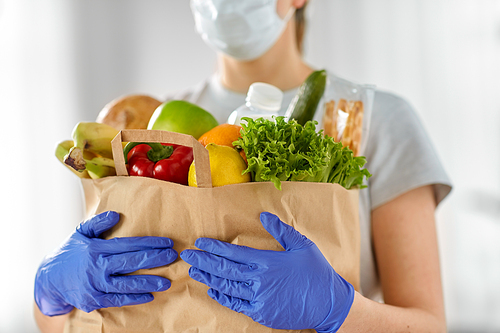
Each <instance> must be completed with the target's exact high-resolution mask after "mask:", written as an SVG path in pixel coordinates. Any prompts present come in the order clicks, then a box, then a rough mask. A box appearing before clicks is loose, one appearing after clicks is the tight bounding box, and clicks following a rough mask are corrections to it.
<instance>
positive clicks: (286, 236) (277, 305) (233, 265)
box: [181, 213, 354, 332]
mask: <svg viewBox="0 0 500 333" xmlns="http://www.w3.org/2000/svg"><path fill="white" fill-rule="evenodd" d="M260 220H261V222H262V225H263V226H264V228H265V229H266V230H267V231H268V232H269V233H270V234H271V235H272V236H273V237H274V238H275V239H276V240H277V241H278V242H279V243H280V244H281V245H282V246H283V248H284V249H285V251H269V250H257V249H253V248H249V247H245V246H238V245H233V244H228V243H225V242H221V241H218V240H215V239H210V238H199V239H197V240H196V242H195V245H196V247H198V248H199V249H201V250H203V251H198V250H184V251H183V252H182V253H181V258H182V259H183V260H184V261H186V262H187V263H189V264H191V265H192V267H191V268H190V269H189V275H190V276H191V277H192V278H193V279H195V280H197V281H199V282H202V283H204V284H206V285H207V286H209V287H210V288H211V289H209V290H208V295H209V296H210V297H211V298H213V299H214V300H216V301H217V302H219V303H220V304H221V305H224V306H226V307H228V308H230V309H232V310H234V311H237V312H241V313H243V314H245V315H247V316H249V317H250V318H252V319H253V320H254V321H256V322H258V323H260V324H262V325H265V326H267V327H271V328H275V329H289V330H300V329H311V328H314V329H316V330H317V331H318V332H336V331H337V330H338V329H339V327H340V326H341V325H342V323H343V322H344V320H345V318H346V317H347V314H348V313H349V310H350V308H351V305H352V302H353V299H354V288H353V287H352V285H351V284H349V283H348V282H347V281H345V280H344V279H343V278H342V277H341V276H340V275H338V274H337V273H336V272H335V270H334V269H333V268H332V266H330V264H329V263H328V261H327V260H326V259H325V257H323V255H322V254H321V252H320V250H319V249H318V247H317V246H316V245H315V244H314V243H313V242H312V241H311V240H309V239H307V238H306V237H305V236H303V235H302V234H300V233H299V232H298V231H296V230H295V229H294V228H293V227H291V226H289V225H287V224H285V223H283V222H281V221H280V220H279V218H278V217H277V216H275V215H273V214H270V213H262V214H261V215H260Z"/></svg>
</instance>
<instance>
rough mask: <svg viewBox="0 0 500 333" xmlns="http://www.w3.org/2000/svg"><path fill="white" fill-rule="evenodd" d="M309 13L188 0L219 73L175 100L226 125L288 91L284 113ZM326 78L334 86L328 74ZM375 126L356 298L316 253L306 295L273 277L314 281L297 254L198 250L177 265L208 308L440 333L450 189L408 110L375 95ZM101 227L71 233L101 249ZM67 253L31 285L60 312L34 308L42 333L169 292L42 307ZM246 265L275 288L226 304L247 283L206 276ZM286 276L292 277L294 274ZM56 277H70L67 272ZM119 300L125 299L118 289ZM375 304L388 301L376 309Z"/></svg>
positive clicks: (276, 4)
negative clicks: (205, 294)
mask: <svg viewBox="0 0 500 333" xmlns="http://www.w3.org/2000/svg"><path fill="white" fill-rule="evenodd" d="M306 2H307V0H277V1H266V0H241V1H234V0H192V1H191V6H192V10H193V13H194V16H195V20H196V23H197V28H198V31H199V32H200V34H201V35H202V37H203V39H204V40H205V41H206V42H208V43H209V45H211V46H212V47H213V48H214V49H215V50H216V51H217V52H218V71H217V73H216V75H214V76H213V77H211V78H210V79H209V80H207V81H206V82H203V83H201V84H200V85H199V86H197V87H195V88H194V89H192V90H189V91H186V92H181V93H179V94H177V95H175V96H174V97H173V98H183V99H187V100H190V101H191V102H194V103H196V104H198V105H200V106H202V107H203V108H205V109H207V110H209V111H210V112H212V113H213V114H214V115H215V116H216V118H217V119H218V120H219V122H225V121H226V119H227V117H228V116H229V114H230V112H231V111H233V110H234V109H236V108H237V107H238V106H240V105H241V104H243V103H244V98H245V93H246V91H247V90H248V87H249V86H250V84H252V83H253V82H267V83H270V84H273V85H275V86H277V87H278V88H280V89H281V90H283V91H284V92H285V96H284V100H283V105H284V106H286V105H288V103H289V101H290V100H291V98H292V97H293V96H294V95H295V92H296V89H297V87H298V86H299V85H300V84H301V83H302V82H303V81H304V80H305V79H306V78H307V76H308V75H309V74H310V73H311V72H312V71H313V69H312V68H311V67H310V66H309V65H307V64H306V63H305V62H304V61H303V59H302V57H301V46H302V36H303V32H304V7H305V6H306ZM293 13H294V15H292V14H293ZM236 18H237V19H236ZM263 18H265V19H263ZM228 27H231V28H230V29H228ZM242 41H244V43H242ZM329 76H330V78H331V79H333V78H334V76H333V75H332V74H329ZM370 127H371V132H370V134H369V137H368V138H367V140H368V141H367V146H366V150H365V152H364V155H365V156H366V158H367V161H368V162H367V165H366V167H367V168H368V170H369V171H370V172H371V173H372V174H373V176H372V177H371V178H370V179H369V181H368V188H367V189H364V190H362V191H361V193H360V223H361V237H362V248H361V291H360V292H354V290H353V289H352V286H350V285H349V283H347V282H346V281H344V280H343V279H342V277H340V276H338V274H336V273H335V271H334V269H333V268H332V267H330V266H329V265H328V264H327V263H326V264H325V262H324V261H323V260H322V258H321V256H320V255H318V254H317V253H314V254H310V253H309V254H308V258H310V257H311V256H313V257H314V258H315V259H317V260H314V264H313V266H314V269H319V270H321V271H322V272H323V273H324V272H326V273H324V274H326V275H327V276H329V277H331V279H329V280H328V281H326V282H325V283H323V284H322V282H319V283H318V285H315V286H309V287H310V288H309V289H307V290H305V289H304V286H303V285H296V284H293V283H290V284H286V283H284V282H282V281H284V280H286V279H284V278H283V276H280V275H279V274H280V273H279V271H280V269H279V265H280V264H284V263H286V264H287V265H288V266H287V269H286V270H283V269H282V270H281V271H286V272H289V271H290V270H295V271H296V272H297V274H300V275H301V277H302V278H303V279H304V281H308V280H310V278H311V277H312V275H311V276H309V275H308V274H314V273H315V271H314V270H311V271H309V270H305V269H301V268H303V267H302V266H300V265H301V264H304V263H303V262H302V263H301V262H300V260H298V259H297V258H298V257H297V256H295V257H293V255H297V252H298V251H294V250H296V249H292V250H293V251H289V252H290V256H289V257H287V258H291V259H290V261H286V260H285V261H283V262H281V263H280V261H279V260H278V261H273V260H274V259H273V258H272V255H273V254H270V256H271V257H267V254H265V253H261V252H258V250H253V249H241V248H239V247H236V246H231V245H225V243H224V244H222V243H220V242H217V241H215V240H214V241H212V240H204V241H201V242H198V243H197V244H196V245H197V246H198V247H200V248H202V249H203V250H206V252H205V253H207V255H204V256H203V255H201V253H199V252H196V251H186V252H183V253H182V254H181V257H182V259H184V260H185V261H187V262H188V263H190V264H192V265H193V268H192V269H191V271H190V274H191V276H192V277H193V278H195V279H197V280H199V281H201V282H203V283H206V284H207V285H209V286H210V287H211V288H212V289H211V292H210V295H211V297H212V298H214V299H215V300H217V301H218V302H219V303H220V304H222V305H224V306H227V307H229V308H231V309H233V310H236V311H240V312H243V313H244V314H246V315H249V316H250V317H252V319H254V320H256V321H258V322H261V323H262V324H264V325H266V326H269V327H273V328H286V329H299V328H314V329H316V330H317V331H318V332H334V331H337V330H338V331H339V332H340V331H342V332H355V331H370V332H378V331H380V332H390V331H404V330H408V331H413V332H446V320H445V314H444V304H443V295H442V287H441V278H440V268H439V258H438V248H437V238H436V230H435V221H434V212H435V209H436V206H437V205H438V204H439V202H440V201H441V200H442V199H443V198H444V197H445V196H446V195H447V194H448V193H449V191H450V189H451V187H450V182H449V180H448V178H447V176H446V174H445V172H444V171H443V169H442V167H441V165H440V163H439V160H438V157H437V156H436V154H435V151H434V149H433V147H432V144H431V143H430V140H429V138H428V137H427V135H426V134H425V131H424V130H423V128H422V126H421V124H420V123H419V121H418V118H417V117H416V115H415V113H414V111H413V110H412V109H411V107H410V106H409V105H408V104H407V103H406V102H405V101H404V100H403V99H401V98H399V97H398V96H395V95H392V94H388V93H385V92H381V91H377V92H376V93H375V99H374V105H373V114H372V117H371V125H370ZM111 217H112V216H111ZM311 218H314V217H311ZM94 219H95V218H94ZM100 219H101V220H102V221H104V222H102V223H104V226H99V227H98V225H99V223H97V224H96V223H94V222H93V220H92V219H91V220H90V221H88V222H87V223H86V224H85V223H84V226H85V225H87V226H88V225H90V227H87V229H92V231H91V232H89V231H87V232H83V233H82V232H80V233H79V234H78V235H75V234H76V233H75V234H74V235H73V236H72V237H73V238H78V239H80V238H81V237H82V236H81V235H82V234H83V235H84V240H85V242H86V243H93V242H96V241H98V240H99V239H96V238H95V237H96V236H98V235H99V232H97V231H95V230H93V229H94V228H97V229H99V231H102V230H104V229H106V228H109V227H111V226H112V225H113V223H116V217H114V218H109V217H108V218H104V217H101V218H100ZM108 220H111V221H108ZM261 220H262V223H263V225H264V226H265V227H266V229H267V230H268V231H269V232H270V233H271V234H272V235H273V236H274V237H275V238H276V239H278V240H280V241H281V242H282V244H283V245H284V247H285V249H287V246H289V242H290V240H291V239H293V240H294V242H296V240H297V239H299V240H300V242H299V243H300V244H301V245H300V246H299V250H302V249H307V251H309V250H311V249H312V250H311V251H313V252H314V249H313V248H314V244H310V243H309V242H307V240H304V239H302V238H300V235H297V234H294V233H293V231H290V230H287V229H286V228H285V227H284V226H283V225H282V224H281V222H280V221H279V220H276V218H275V217H273V216H269V215H266V214H264V215H263V216H262V217H261ZM80 229H82V228H80ZM71 239H72V238H70V240H71ZM99 241H102V240H99ZM149 241H150V240H147V241H143V242H146V243H147V244H146V243H145V244H143V245H144V246H145V248H141V249H140V250H141V251H150V248H148V246H150V245H149ZM103 242H104V241H103ZM70 243H71V244H74V243H75V242H71V241H70ZM304 244H306V245H304ZM124 247H126V246H125V245H124ZM291 247H293V246H291ZM74 248H78V250H80V253H81V249H82V248H81V247H77V246H76V247H72V246H67V249H69V250H67V251H61V250H59V251H58V252H57V253H56V254H55V255H54V256H53V257H51V258H52V261H50V260H49V263H50V264H48V263H47V262H44V263H43V264H42V265H41V268H40V270H39V274H38V275H37V283H38V281H41V282H40V283H38V284H39V287H38V290H36V291H35V296H37V295H41V296H40V297H39V298H41V299H43V298H47V299H52V300H55V301H54V302H55V303H56V307H58V306H59V305H61V304H63V305H65V306H66V309H65V310H63V311H61V312H60V313H61V315H59V316H54V317H48V316H45V315H43V314H42V313H41V312H40V311H39V308H38V307H35V308H36V310H35V311H36V317H37V321H38V323H39V326H40V327H41V328H42V331H43V330H44V329H47V331H50V332H56V331H57V329H56V328H55V327H57V325H62V324H64V321H65V319H66V315H65V314H63V313H67V312H68V311H71V309H72V306H77V307H79V308H85V307H86V306H87V309H88V310H91V309H94V308H98V307H105V306H121V305H125V304H138V303H141V302H146V301H148V300H150V298H148V296H147V295H148V292H150V291H157V290H165V289H166V288H168V281H164V280H162V279H159V278H158V279H156V280H148V281H147V283H143V286H144V288H142V289H140V290H128V292H129V294H132V295H139V296H137V297H135V298H133V297H132V298H128V299H125V300H123V299H120V300H109V301H108V302H95V299H96V298H97V296H95V297H91V296H92V295H99V294H98V292H96V291H95V290H93V289H92V288H91V287H89V288H82V289H84V291H83V292H82V293H85V295H86V296H89V295H90V296H89V297H81V298H80V299H76V300H75V299H71V300H68V297H67V296H65V295H67V294H68V292H67V290H66V289H69V287H67V288H66V289H65V287H64V283H63V282H60V283H57V282H54V283H51V286H52V287H53V288H54V289H56V290H61V291H60V292H57V295H55V296H54V297H53V298H51V296H50V295H49V296H46V293H47V292H46V289H47V288H46V287H44V286H46V285H47V282H46V281H49V280H50V279H56V278H55V277H54V276H55V275H56V274H55V273H51V272H50V271H51V269H50V267H52V266H57V264H59V263H60V262H62V261H64V260H63V259H60V257H63V255H62V254H61V253H63V252H70V253H72V250H73V249H74ZM161 249H162V251H163V252H164V253H168V255H163V256H162V255H158V258H156V257H155V255H152V257H154V258H156V259H152V260H151V262H150V263H149V264H150V265H151V267H152V266H154V265H163V264H168V263H169V262H171V261H173V260H174V259H175V256H176V254H175V253H173V250H171V242H169V240H168V239H162V245H161ZM74 252H77V250H74ZM97 252H98V251H97ZM287 252H288V251H287ZM299 252H300V251H299ZM212 254H215V255H212ZM249 254H251V255H253V256H255V258H256V260H264V261H265V260H268V262H271V263H273V265H275V266H276V267H278V269H277V271H278V272H277V273H275V274H276V275H273V276H271V275H269V273H268V272H267V273H262V274H261V275H262V276H261V278H262V285H264V284H265V283H269V285H272V286H274V288H269V289H265V291H264V292H263V291H262V290H261V289H259V288H256V289H251V288H252V287H251V286H250V287H249V288H250V289H248V290H247V292H249V293H250V294H251V295H250V296H248V297H244V296H241V298H240V296H239V295H237V291H236V292H235V293H236V294H235V295H231V292H232V291H231V290H230V289H231V288H228V287H227V285H228V284H231V285H232V284H233V282H234V281H242V280H240V279H239V278H240V276H232V277H226V279H222V280H220V279H219V278H218V277H217V276H215V275H212V274H211V273H210V269H209V268H207V267H209V266H210V265H212V264H214V260H221V259H220V258H222V260H223V263H224V264H227V265H230V266H231V265H235V263H240V262H241V261H239V259H240V258H243V257H245V256H247V255H249ZM315 256H316V257H315ZM54 262H55V265H53V263H54ZM129 262H130V261H129ZM136 266H137V265H134V264H133V263H130V267H128V268H127V269H126V271H132V270H133V269H137V267H136ZM291 266H293V267H292V268H290V267H291ZM232 267H233V266H231V267H230V269H232ZM82 269H84V268H82ZM97 269H99V267H98V268H97ZM61 270H62V271H64V272H66V267H64V268H62V269H61ZM236 271H237V269H236ZM40 272H42V273H40ZM71 272H74V275H75V276H77V277H78V278H76V277H75V279H76V282H75V283H77V284H81V285H88V284H89V283H88V279H89V278H88V277H87V276H85V274H81V272H80V271H78V270H77V269H74V270H72V271H71ZM240 273H241V272H240ZM240 273H237V274H240ZM44 274H45V275H44ZM241 274H243V273H241ZM273 274H274V273H273ZM87 275H88V274H87ZM82 276H83V277H82ZM145 279H146V278H145ZM259 281H260V280H259ZM44 282H45V283H44ZM103 283H104V282H103ZM36 285H37V284H36ZM135 285H138V284H137V283H136V284H135ZM61 286H62V287H61ZM276 286H279V287H276ZM247 287H248V285H244V284H243V285H239V286H237V287H235V288H233V289H238V288H240V289H241V288H247ZM101 290H102V289H101ZM245 290H246V289H245ZM245 290H243V292H245ZM277 291H280V292H282V293H285V294H286V295H288V296H289V297H288V298H287V300H289V302H298V303H300V304H299V305H301V306H299V307H298V308H300V309H301V310H297V312H296V313H295V312H293V311H288V312H289V313H285V311H280V308H279V307H277V306H276V304H274V303H273V300H275V299H276V298H277V295H275V294H273V293H276V292H277ZM80 292H81V291H80V290H78V293H80ZM121 292H123V293H124V294H126V292H125V291H123V290H121ZM226 292H227V293H226ZM266 293H270V295H268V296H269V297H266ZM295 297H297V299H295ZM73 298H74V297H73ZM77 298H78V297H77ZM88 299H92V300H94V301H93V302H90V303H92V305H91V306H89V305H88V304H87V303H85V300H88ZM248 299H257V300H259V301H261V302H260V303H259V304H260V308H258V307H255V306H254V305H255V303H252V302H248ZM382 299H383V302H380V301H381V300H382ZM58 302H59V303H58ZM134 302H135V303H134ZM41 303H43V302H41V301H37V304H38V306H39V307H43V304H42V305H41ZM290 304H292V303H290ZM63 308H64V306H63ZM293 308H294V309H295V308H296V307H293ZM287 325H288V326H287ZM60 327H61V326H59V330H61V329H60Z"/></svg>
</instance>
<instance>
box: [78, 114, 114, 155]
mask: <svg viewBox="0 0 500 333" xmlns="http://www.w3.org/2000/svg"><path fill="white" fill-rule="evenodd" d="M117 134H118V130H116V129H114V128H113V127H111V126H109V125H106V124H101V123H97V122H79V123H78V124H76V126H75V128H73V132H72V134H71V136H72V137H73V141H74V146H75V147H78V148H80V149H82V150H83V151H86V152H87V151H88V152H91V153H94V154H96V155H99V156H101V157H104V158H110V159H112V158H113V153H112V152H111V140H113V138H114V137H115V136H116V135H117Z"/></svg>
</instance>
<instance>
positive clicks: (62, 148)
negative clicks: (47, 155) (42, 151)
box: [55, 140, 90, 178]
mask: <svg viewBox="0 0 500 333" xmlns="http://www.w3.org/2000/svg"><path fill="white" fill-rule="evenodd" d="M72 147H73V140H65V141H61V142H59V143H58V144H57V146H56V151H55V155H56V157H57V159H58V160H59V161H60V162H61V163H63V164H64V165H65V166H66V167H67V168H68V169H70V170H71V171H72V172H73V173H74V174H75V175H77V176H78V177H80V178H90V175H89V174H88V172H87V171H86V170H83V171H76V170H75V169H73V168H72V167H70V166H69V165H67V164H66V163H64V157H65V156H66V155H68V153H69V150H70V149H71V148H72Z"/></svg>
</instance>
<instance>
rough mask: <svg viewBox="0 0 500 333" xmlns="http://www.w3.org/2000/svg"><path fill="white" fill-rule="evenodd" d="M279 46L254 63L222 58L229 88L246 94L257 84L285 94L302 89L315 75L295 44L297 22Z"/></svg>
mask: <svg viewBox="0 0 500 333" xmlns="http://www.w3.org/2000/svg"><path fill="white" fill-rule="evenodd" d="M288 23H289V24H288V26H287V28H286V29H285V31H284V32H283V34H282V35H281V37H280V39H279V40H278V41H277V42H276V44H275V45H274V46H273V47H272V48H271V49H270V50H269V51H267V52H266V53H265V54H264V55H263V56H261V57H260V58H258V59H256V60H251V61H238V60H235V59H233V58H230V57H227V56H225V55H222V54H221V55H219V57H218V72H219V74H220V79H221V83H222V85H223V86H225V87H226V88H228V89H230V90H232V91H236V92H241V93H246V92H247V91H248V88H249V87H250V85H251V84H252V83H254V82H265V83H269V84H272V85H274V86H276V87H278V88H280V89H281V90H283V91H286V90H289V89H293V88H296V87H298V86H299V85H300V84H301V83H302V82H304V80H305V79H306V78H307V76H309V74H311V72H312V71H313V69H311V68H310V67H309V66H308V65H307V64H306V63H305V62H304V61H303V60H302V57H301V54H300V52H299V50H298V49H297V44H296V43H295V31H294V28H293V24H294V22H293V20H291V21H290V22H288Z"/></svg>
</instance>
